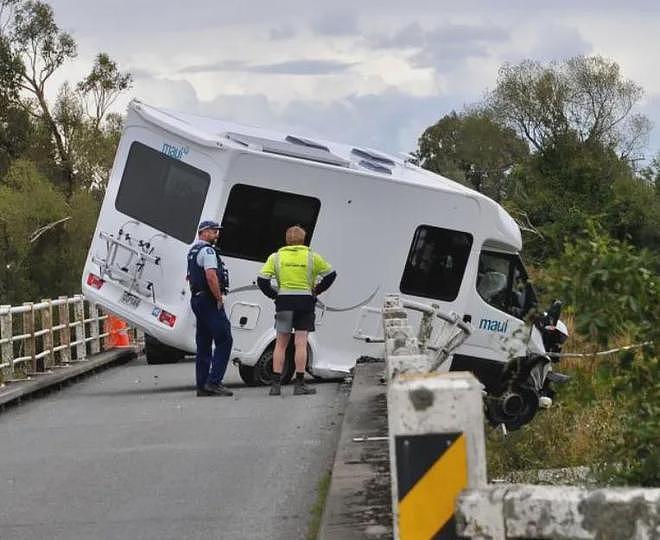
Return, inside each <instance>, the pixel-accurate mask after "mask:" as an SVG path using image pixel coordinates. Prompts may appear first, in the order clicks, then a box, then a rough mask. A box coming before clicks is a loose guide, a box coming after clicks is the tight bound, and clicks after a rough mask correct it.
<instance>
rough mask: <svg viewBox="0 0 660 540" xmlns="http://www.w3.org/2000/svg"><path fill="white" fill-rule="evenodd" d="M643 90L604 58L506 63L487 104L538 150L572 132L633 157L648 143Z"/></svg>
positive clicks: (587, 142)
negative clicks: (641, 110)
mask: <svg viewBox="0 0 660 540" xmlns="http://www.w3.org/2000/svg"><path fill="white" fill-rule="evenodd" d="M642 95H643V91H642V88H641V87H640V86H639V85H638V84H636V83H635V82H633V81H631V80H628V79H625V78H624V77H623V75H622V74H621V70H620V68H619V65H618V64H617V63H616V62H614V61H613V60H608V59H606V58H603V57H602V56H577V57H575V58H571V59H568V60H565V61H563V62H560V63H557V62H552V63H550V64H547V65H544V64H542V63H540V62H535V61H532V60H527V61H524V62H521V63H520V64H516V65H512V64H504V65H503V66H502V67H501V68H500V72H499V76H498V81H497V86H496V88H495V90H493V91H492V92H491V94H490V95H489V97H488V98H487V106H488V107H489V108H490V109H491V111H492V112H493V114H494V115H496V116H497V118H498V119H499V120H500V121H501V122H502V123H503V124H504V125H507V126H510V127H512V128H513V129H515V130H516V131H517V132H518V133H519V134H520V135H521V136H523V137H524V138H525V139H526V140H527V141H529V143H530V144H531V145H532V146H533V147H534V148H535V149H536V150H538V151H544V150H545V149H546V148H548V147H551V146H553V145H554V144H556V142H557V141H561V140H563V139H564V138H565V137H566V136H567V135H568V134H571V135H572V136H573V137H574V138H575V139H576V140H577V141H578V142H580V143H586V144H599V145H602V146H604V147H606V148H612V149H617V150H618V151H619V155H620V156H621V157H624V158H629V157H632V155H633V153H634V151H636V150H639V149H640V146H643V145H644V144H645V142H646V137H647V135H648V132H649V130H650V122H649V121H648V119H647V118H645V117H644V116H643V115H640V114H635V113H633V107H634V106H635V104H636V103H637V102H638V101H639V100H640V99H641V97H642Z"/></svg>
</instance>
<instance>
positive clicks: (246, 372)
mask: <svg viewBox="0 0 660 540" xmlns="http://www.w3.org/2000/svg"><path fill="white" fill-rule="evenodd" d="M238 374H239V375H240V376H241V379H243V382H244V383H245V385H246V386H258V384H259V383H257V381H256V379H255V378H254V366H246V365H245V364H239V365H238Z"/></svg>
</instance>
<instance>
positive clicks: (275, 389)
mask: <svg viewBox="0 0 660 540" xmlns="http://www.w3.org/2000/svg"><path fill="white" fill-rule="evenodd" d="M281 384H282V374H281V373H277V372H275V371H274V372H273V382H272V383H271V386H270V392H268V395H269V396H280V395H282V389H281Z"/></svg>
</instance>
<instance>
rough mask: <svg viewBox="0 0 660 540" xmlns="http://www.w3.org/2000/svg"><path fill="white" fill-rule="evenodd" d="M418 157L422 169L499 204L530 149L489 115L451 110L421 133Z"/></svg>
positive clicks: (511, 131) (510, 130) (512, 132)
mask: <svg viewBox="0 0 660 540" xmlns="http://www.w3.org/2000/svg"><path fill="white" fill-rule="evenodd" d="M418 154H419V156H420V157H421V164H422V166H423V167H424V168H425V169H429V170H431V171H433V172H436V173H438V174H441V175H444V176H447V177H449V178H452V179H455V180H458V181H460V182H461V183H464V184H465V185H467V186H470V187H472V188H473V189H475V190H477V191H479V192H480V193H485V194H486V195H488V196H490V197H492V198H493V199H495V200H496V201H500V200H502V198H503V197H504V196H505V195H506V193H507V180H508V177H509V172H510V171H511V169H512V168H513V166H514V165H515V164H516V163H519V162H520V161H521V160H523V159H524V158H525V157H526V156H527V155H528V154H529V150H528V148H527V145H526V144H525V142H524V141H523V140H522V139H520V138H519V137H518V136H517V134H516V133H515V131H514V130H513V129H511V128H508V127H505V126H502V125H500V124H498V123H496V122H495V121H494V120H493V119H492V118H491V117H490V116H489V115H487V114H485V113H483V112H479V111H471V112H465V113H461V114H457V113H456V112H454V111H452V112H451V113H450V114H448V115H446V116H444V117H442V118H441V119H440V120H439V121H438V122H437V123H436V124H434V125H432V126H431V127H429V128H427V129H426V131H424V133H423V134H422V136H421V137H420V139H419V150H418Z"/></svg>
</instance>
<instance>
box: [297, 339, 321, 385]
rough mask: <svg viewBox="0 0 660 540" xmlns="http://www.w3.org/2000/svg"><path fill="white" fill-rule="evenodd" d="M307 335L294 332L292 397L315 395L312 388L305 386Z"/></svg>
mask: <svg viewBox="0 0 660 540" xmlns="http://www.w3.org/2000/svg"><path fill="white" fill-rule="evenodd" d="M307 334H308V332H307V331H306V330H296V334H295V337H294V344H295V346H296V354H295V360H296V385H295V387H294V389H293V395H294V396H296V395H306V394H316V390H315V389H314V388H308V387H307V386H305V382H304V379H305V368H306V367H307Z"/></svg>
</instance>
